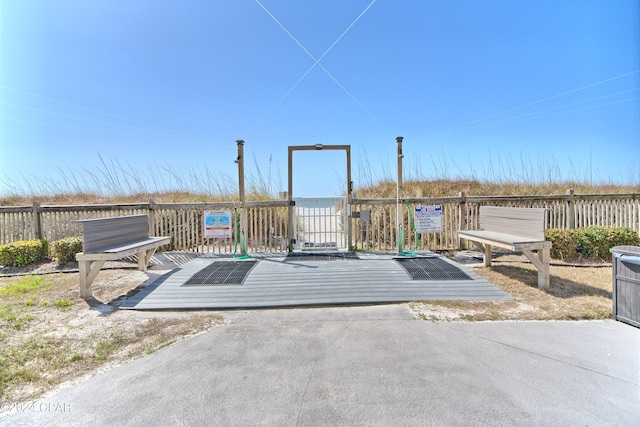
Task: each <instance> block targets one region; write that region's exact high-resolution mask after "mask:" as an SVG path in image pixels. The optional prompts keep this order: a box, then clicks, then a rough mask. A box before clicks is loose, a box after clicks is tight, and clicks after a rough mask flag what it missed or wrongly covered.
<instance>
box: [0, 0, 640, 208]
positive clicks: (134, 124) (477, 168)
mask: <svg viewBox="0 0 640 427" xmlns="http://www.w3.org/2000/svg"><path fill="white" fill-rule="evenodd" d="M0 37H1V38H0V61H1V62H0V194H8V193H11V192H15V191H16V189H21V190H22V191H27V192H28V191H43V192H46V191H50V190H55V189H59V188H65V186H66V187H71V189H74V188H87V189H90V188H91V187H92V186H95V185H96V184H95V183H96V182H98V183H100V185H101V186H102V188H101V190H102V191H104V192H107V193H108V192H109V189H110V188H111V187H110V186H109V184H108V178H109V177H111V172H118V173H119V174H120V175H121V177H120V179H121V181H125V180H126V178H127V176H128V179H129V182H130V184H129V185H130V189H131V191H135V190H136V189H145V188H146V189H149V190H155V189H162V187H176V186H177V187H180V186H183V187H184V186H186V187H193V188H195V189H198V188H197V187H198V186H200V187H202V186H211V185H212V183H214V182H216V183H221V182H222V183H223V184H222V186H224V185H226V184H224V183H227V184H228V185H235V183H236V177H237V167H236V165H235V164H234V163H233V160H234V159H235V157H236V152H237V147H236V143H235V140H236V139H244V140H245V141H246V143H245V162H246V167H247V174H248V175H249V176H250V177H251V179H254V180H259V179H260V177H262V179H263V180H264V181H265V183H267V184H268V186H269V187H270V188H271V190H272V191H274V192H277V191H279V190H284V189H286V185H287V183H286V178H287V147H288V146H289V145H315V144H325V145H332V144H336V145H338V144H339V145H343V144H350V145H351V147H352V148H351V149H352V158H353V166H352V167H353V180H354V183H355V186H356V188H357V187H358V186H359V185H363V184H367V183H368V181H371V180H374V181H375V180H377V179H381V178H392V179H393V178H395V173H396V172H395V152H396V142H395V137H396V136H399V135H402V136H404V138H405V139H404V153H405V164H404V168H405V171H406V174H405V175H406V178H411V177H424V178H430V179H435V178H445V177H452V178H456V177H474V178H477V179H489V180H501V179H520V180H545V179H549V178H554V179H556V178H561V179H580V180H584V179H587V180H589V179H590V180H593V181H596V182H600V181H612V182H616V183H636V184H637V183H639V182H640V2H638V1H637V0H562V1H558V0H539V1H535V2H534V1H517V0H484V1H477V0H451V1H428V0H421V1H391V0H322V1H282V0H260V1H256V0H207V1H205V0H189V1H163V2H158V1H150V0H138V1H123V0H93V1H90V2H87V1H79V0H73V1H72V0H34V1H9V0H0ZM256 165H257V166H258V167H259V168H260V173H258V171H257V170H256ZM344 174H345V162H344V154H343V153H341V152H310V153H295V155H294V194H295V195H298V196H310V195H323V196H325V195H334V194H338V193H340V192H342V189H343V184H344V179H345V178H344ZM176 177H178V179H179V180H180V179H181V180H182V182H178V183H176V182H175V179H176ZM120 185H121V186H122V188H124V187H126V184H122V182H121V184H120ZM114 186H115V184H114ZM34 187H35V188H34ZM114 188H115V187H114ZM200 189H201V188H200Z"/></svg>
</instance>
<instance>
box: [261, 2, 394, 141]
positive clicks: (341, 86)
mask: <svg viewBox="0 0 640 427" xmlns="http://www.w3.org/2000/svg"><path fill="white" fill-rule="evenodd" d="M255 1H256V3H258V5H259V6H260V7H261V8H262V9H263V10H264V11H265V12H266V13H267V15H269V16H270V17H271V19H273V21H274V22H275V23H276V24H278V26H279V27H280V28H281V29H282V30H283V31H284V32H285V33H286V34H287V35H288V36H289V37H290V38H291V40H293V41H294V42H295V43H296V44H297V45H298V46H299V47H300V48H301V49H302V50H303V51H304V52H305V53H306V54H307V55H308V56H309V57H310V58H311V59H313V61H314V64H313V65H312V66H311V67H310V68H309V69H308V70H307V72H306V73H305V74H304V75H303V76H302V77H301V78H300V79H298V81H297V82H296V83H295V84H294V86H293V87H292V88H291V89H289V91H287V93H286V94H285V95H284V96H283V97H282V98H281V99H280V101H278V103H277V104H276V105H275V107H273V108H272V109H271V110H270V111H269V113H267V115H266V116H265V117H264V118H263V119H262V120H264V119H266V118H267V117H268V116H269V115H271V113H272V112H273V111H274V110H275V109H276V108H277V107H278V106H279V105H280V104H281V103H282V102H283V101H284V99H285V98H286V97H287V96H289V94H290V93H291V92H292V91H293V90H294V89H295V88H296V87H297V86H298V85H299V84H300V82H302V80H303V79H304V78H305V77H306V76H307V75H308V74H309V73H310V72H311V70H312V69H313V68H314V67H315V66H316V65H317V66H318V67H320V68H321V69H322V70H323V71H324V72H325V73H326V74H327V75H328V76H329V78H331V80H333V81H334V82H335V83H336V84H337V85H338V87H339V88H340V89H342V90H343V91H344V92H345V93H346V94H347V96H349V98H351V99H352V100H353V101H354V102H355V103H356V105H357V106H358V107H360V108H361V109H362V110H363V111H364V112H365V113H366V114H367V116H369V118H371V119H372V120H373V121H374V122H375V123H376V125H378V126H379V127H380V129H382V130H383V131H384V132H385V133H386V134H387V135H389V136H390V135H391V134H390V133H389V132H388V131H387V130H386V129H385V128H384V127H383V126H382V124H381V123H380V122H379V121H378V120H377V119H376V118H375V117H374V116H373V114H371V113H370V112H369V111H368V110H367V109H366V108H365V107H364V105H362V103H360V102H359V101H358V100H357V99H356V98H355V97H354V96H353V95H352V94H351V92H349V91H348V90H347V89H346V88H345V87H344V85H343V84H341V83H340V82H339V81H338V79H336V78H335V76H333V74H331V73H330V72H329V70H327V69H326V68H325V67H324V66H323V65H322V64H321V63H320V60H321V59H322V58H323V57H324V56H325V55H326V54H327V53H329V51H331V49H333V47H334V46H335V45H336V44H337V43H338V42H339V41H340V39H342V37H343V36H344V35H345V34H346V33H347V32H348V31H349V30H350V29H351V28H352V27H353V25H354V24H355V23H356V22H357V21H358V20H359V19H360V18H361V17H362V16H363V15H364V14H365V13H366V12H367V10H369V8H370V7H371V6H373V4H374V3H375V1H376V0H373V1H372V2H371V3H369V5H368V6H367V7H366V8H365V9H364V10H363V11H362V13H361V14H360V15H358V17H357V18H356V19H355V20H354V21H353V22H352V23H351V24H350V25H349V26H348V27H347V29H346V30H345V31H344V32H343V33H342V34H341V35H340V37H338V39H336V41H335V42H334V43H333V44H332V45H331V46H330V47H329V48H328V49H327V50H326V51H325V53H323V54H322V56H320V58H318V59H316V57H315V56H313V55H312V54H311V52H309V51H308V50H307V48H305V47H304V46H303V44H302V43H300V41H298V39H296V38H295V36H294V35H293V34H291V32H290V31H289V30H288V29H287V28H286V27H285V26H284V25H282V23H281V22H280V21H279V20H278V19H277V18H276V17H275V16H273V14H272V13H271V12H270V11H269V10H268V9H267V8H266V7H265V6H264V5H263V4H262V3H260V1H259V0H255ZM262 120H261V121H262Z"/></svg>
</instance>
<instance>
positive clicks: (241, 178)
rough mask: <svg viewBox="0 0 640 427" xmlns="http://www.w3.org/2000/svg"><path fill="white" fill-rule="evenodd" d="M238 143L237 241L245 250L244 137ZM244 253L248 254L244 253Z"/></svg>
mask: <svg viewBox="0 0 640 427" xmlns="http://www.w3.org/2000/svg"><path fill="white" fill-rule="evenodd" d="M236 144H238V157H237V158H236V160H235V162H236V163H237V164H238V195H239V196H240V235H239V236H236V239H237V240H236V241H237V242H239V243H240V249H241V250H242V251H244V250H245V247H243V246H242V234H243V233H244V235H245V242H246V239H247V238H246V233H247V212H246V209H245V206H244V202H245V195H244V141H243V140H242V139H238V140H236ZM243 255H246V254H245V253H243Z"/></svg>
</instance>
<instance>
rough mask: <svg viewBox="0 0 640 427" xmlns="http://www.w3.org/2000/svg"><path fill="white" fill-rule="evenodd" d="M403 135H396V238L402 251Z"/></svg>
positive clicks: (399, 249)
mask: <svg viewBox="0 0 640 427" xmlns="http://www.w3.org/2000/svg"><path fill="white" fill-rule="evenodd" d="M403 139H404V138H403V137H401V136H398V137H396V142H397V144H398V187H397V191H396V239H397V241H398V251H399V252H400V253H402V246H403V241H402V240H403V233H402V223H403V220H402V159H403V158H404V155H403V154H402V140H403Z"/></svg>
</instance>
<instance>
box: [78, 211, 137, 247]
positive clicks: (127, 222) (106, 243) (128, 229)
mask: <svg viewBox="0 0 640 427" xmlns="http://www.w3.org/2000/svg"><path fill="white" fill-rule="evenodd" d="M80 222H81V223H82V250H83V251H84V252H87V253H90V252H100V251H101V249H104V248H109V247H114V246H119V245H123V244H125V243H129V242H134V241H136V240H142V239H146V238H147V237H149V220H148V218H147V215H128V216H116V217H111V218H96V219H85V220H82V221H80Z"/></svg>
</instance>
